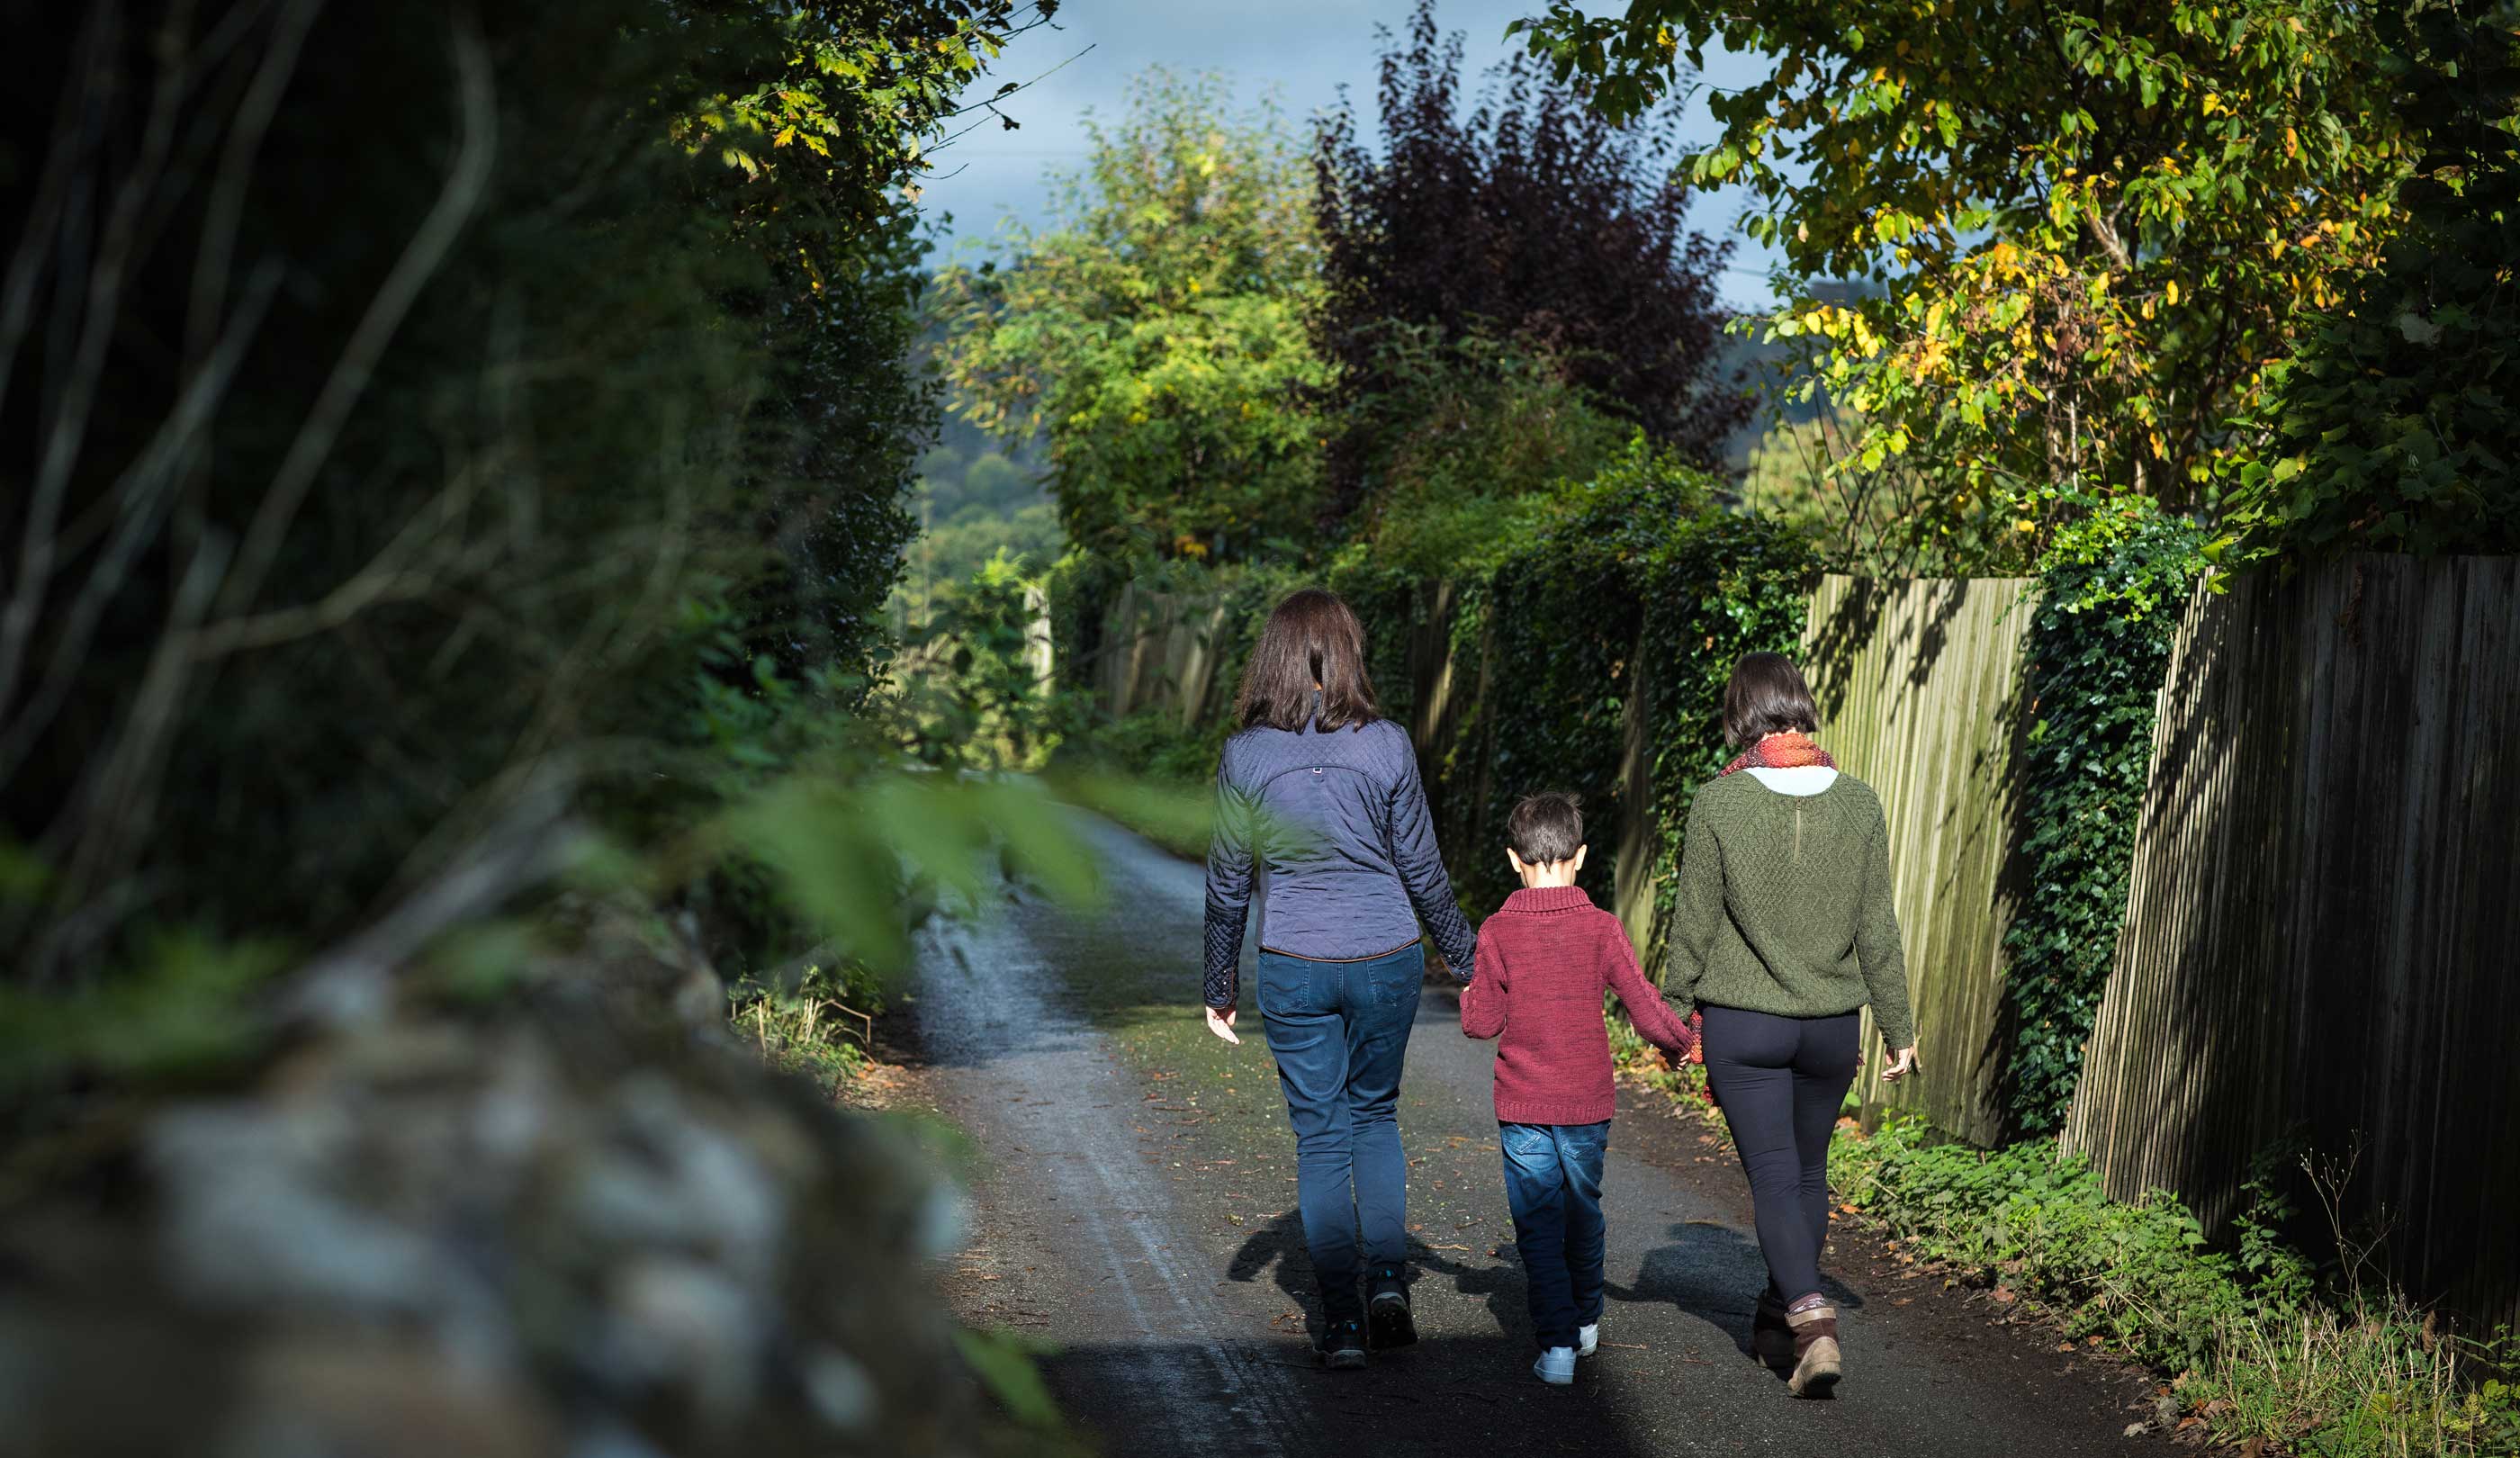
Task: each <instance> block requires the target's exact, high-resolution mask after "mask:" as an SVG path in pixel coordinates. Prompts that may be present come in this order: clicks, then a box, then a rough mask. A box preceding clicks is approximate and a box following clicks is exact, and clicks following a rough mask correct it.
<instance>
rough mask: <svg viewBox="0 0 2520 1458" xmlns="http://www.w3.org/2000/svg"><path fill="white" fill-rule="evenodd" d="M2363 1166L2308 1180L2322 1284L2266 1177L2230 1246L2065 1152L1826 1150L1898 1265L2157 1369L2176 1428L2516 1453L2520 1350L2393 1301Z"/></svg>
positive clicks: (2358, 1446) (1705, 1110) (2390, 1453)
mask: <svg viewBox="0 0 2520 1458" xmlns="http://www.w3.org/2000/svg"><path fill="white" fill-rule="evenodd" d="M1612 1037H1613V1044H1614V1048H1615V1050H1616V1051H1618V1052H1619V1054H1620V1057H1621V1062H1622V1064H1623V1065H1624V1066H1625V1067H1626V1068H1627V1069H1628V1070H1629V1071H1631V1072H1632V1073H1634V1074H1636V1075H1638V1076H1639V1077H1640V1078H1641V1079H1642V1080H1643V1081H1645V1082H1646V1083H1648V1084H1649V1085H1651V1086H1654V1087H1657V1088H1659V1089H1662V1090H1663V1091H1665V1092H1667V1093H1669V1094H1671V1095H1672V1096H1673V1097H1674V1098H1675V1099H1677V1100H1679V1101H1681V1102H1682V1104H1683V1106H1684V1107H1685V1108H1689V1109H1694V1110H1696V1111H1698V1112H1699V1113H1700V1114H1702V1115H1703V1116H1704V1117H1705V1118H1706V1119H1707V1121H1708V1122H1709V1123H1710V1124H1712V1125H1713V1126H1714V1127H1716V1128H1717V1129H1719V1130H1720V1129H1721V1128H1722V1127H1723V1119H1722V1118H1721V1116H1719V1115H1718V1113H1717V1111H1716V1110H1715V1109H1714V1108H1713V1107H1712V1106H1711V1105H1709V1104H1707V1103H1706V1102H1705V1101H1704V1100H1703V1098H1702V1096H1701V1095H1702V1091H1703V1088H1704V1079H1705V1075H1704V1072H1703V1071H1702V1070H1700V1069H1697V1068H1694V1067H1689V1068H1682V1069H1671V1068H1667V1067H1664V1066H1663V1065H1662V1064H1661V1062H1660V1060H1658V1059H1656V1058H1654V1057H1653V1055H1652V1053H1651V1050H1650V1049H1648V1048H1646V1047H1645V1045H1644V1044H1643V1042H1642V1041H1639V1040H1638V1039H1637V1038H1636V1037H1635V1034H1634V1033H1632V1032H1630V1031H1629V1030H1628V1029H1627V1028H1626V1026H1625V1020H1624V1019H1618V1018H1614V1019H1613V1020H1612ZM2351 1172H2352V1171H2351V1166H2350V1163H2349V1164H2347V1165H2344V1166H2333V1165H2319V1164H2312V1165H2310V1166H2309V1173H2310V1175H2311V1182H2312V1188H2313V1189H2314V1190H2315V1191H2316V1193H2317V1197H2318V1201H2319V1204H2320V1207H2321V1208H2322V1209H2323V1210H2325V1211H2327V1212H2328V1213H2329V1216H2330V1220H2329V1233H2330V1239H2331V1240H2332V1242H2333V1244H2334V1245H2335V1247H2336V1252H2337V1254H2336V1257H2335V1259H2334V1260H2333V1261H2332V1262H2330V1263H2329V1265H2328V1267H2327V1268H2326V1269H2325V1270H2323V1271H2322V1269H2321V1268H2320V1267H2319V1266H2318V1265H2316V1264H2314V1263H2313V1262H2312V1261H2311V1260H2310V1259H2309V1258H2307V1257H2306V1256H2304V1255H2303V1254H2302V1253H2300V1252H2298V1251H2296V1250H2294V1249H2292V1248H2291V1247H2289V1246H2287V1245H2285V1244H2284V1242H2283V1241H2282V1239H2281V1238H2280V1236H2279V1235H2278V1233H2277V1232H2278V1231H2279V1230H2280V1229H2281V1228H2282V1227H2284V1226H2285V1225H2286V1224H2287V1223H2289V1221H2290V1218H2291V1216H2292V1214H2293V1211H2292V1210H2291V1209H2290V1208H2289V1207H2287V1205H2286V1203H2285V1201H2284V1199H2283V1198H2282V1197H2281V1196H2279V1195H2278V1194H2277V1193H2276V1182H2275V1181H2274V1180H2273V1179H2271V1178H2262V1179H2260V1180H2258V1181H2256V1182H2254V1183H2253V1184H2252V1186H2251V1194H2252V1200H2251V1202H2250V1205H2249V1207H2248V1208H2247V1209H2246V1210H2245V1211H2244V1212H2243V1213H2242V1214H2241V1216H2240V1217H2239V1219H2238V1220H2237V1221H2235V1222H2234V1229H2233V1232H2232V1235H2233V1237H2234V1239H2233V1241H2232V1242H2231V1243H2230V1244H2229V1245H2228V1248H2219V1247H2218V1246H2217V1245H2216V1244H2215V1243H2214V1242H2212V1241H2210V1240H2209V1239H2208V1236H2207V1233H2206V1231H2205V1230H2204V1228H2203V1227H2202V1226H2201V1225H2200V1224H2199V1223H2198V1221H2197V1220H2196V1217H2195V1216H2194V1215H2193V1214H2191V1213H2189V1212H2188V1210H2187V1208H2186V1207H2184V1206H2183V1205H2181V1204H2180V1202H2179V1200H2178V1199H2177V1197H2175V1196H2173V1195H2171V1194H2169V1193H2167V1192H2164V1191H2154V1192H2153V1193H2152V1194H2150V1195H2148V1196H2147V1197H2145V1198H2144V1199H2143V1200H2141V1201H2138V1202H2136V1203H2134V1204H2127V1203H2123V1202H2120V1201H2115V1200H2111V1199H2109V1198H2108V1196H2107V1195H2106V1194H2104V1193H2103V1192H2102V1190H2101V1188H2100V1180H2099V1175H2098V1172H2097V1171H2096V1170H2094V1169H2093V1168H2092V1166H2091V1164H2090V1162H2088V1161H2085V1160H2083V1159H2082V1158H2080V1157H2078V1156H2073V1155H2068V1154H2066V1153H2065V1152H2064V1151H2063V1150H2062V1148H2061V1147H2060V1146H2059V1145H2057V1144H2056V1143H2055V1142H2054V1141H2051V1140H2040V1141H2033V1142H2029V1143H2024V1144H2017V1145H2014V1146H2012V1147H2011V1148H2009V1149H2004V1150H1998V1151H1994V1152H1989V1151H1985V1150H1979V1149H1974V1148H1971V1147H1969V1146H1967V1145H1963V1144H1958V1143H1942V1142H1935V1140H1934V1136H1933V1134H1932V1131H1931V1130H1930V1129H1929V1128H1928V1127H1927V1126H1926V1124H1925V1123H1924V1121H1923V1120H1921V1119H1916V1118H1901V1117H1893V1118H1891V1119H1890V1120H1888V1121H1886V1122H1884V1123H1883V1124H1882V1126H1881V1127H1880V1128H1879V1129H1878V1130H1876V1131H1874V1132H1872V1133H1870V1134H1866V1133H1865V1132H1863V1131H1862V1130H1861V1129H1860V1128H1859V1127H1857V1126H1856V1125H1855V1123H1854V1122H1853V1121H1852V1120H1848V1121H1846V1122H1844V1123H1841V1124H1840V1125H1839V1127H1838V1133H1837V1137H1836V1139H1835V1141H1834V1143H1833V1144H1832V1146H1831V1148H1830V1152H1829V1184H1830V1187H1831V1189H1832V1190H1833V1192H1834V1196H1835V1198H1836V1199H1837V1200H1839V1201H1841V1202H1843V1203H1844V1204H1845V1205H1847V1206H1849V1207H1853V1208H1854V1209H1855V1210H1857V1211H1859V1212H1860V1213H1861V1214H1862V1215H1863V1216H1866V1217H1868V1218H1870V1219H1873V1220H1876V1221H1878V1222H1879V1223H1880V1224H1881V1225H1882V1226H1884V1227H1886V1228H1887V1230H1888V1231H1889V1233H1890V1234H1891V1235H1892V1237H1893V1238H1894V1239H1895V1240H1896V1242H1897V1245H1898V1248H1899V1250H1900V1251H1901V1252H1902V1253H1903V1254H1905V1255H1907V1256H1910V1257H1913V1259H1914V1260H1916V1261H1917V1262H1919V1263H1923V1264H1927V1265H1931V1266H1935V1267H1938V1268H1940V1269H1942V1270H1943V1271H1945V1272H1946V1273H1947V1274H1948V1275H1950V1276H1951V1277H1953V1278H1954V1279H1956V1280H1958V1281H1959V1282H1961V1283H1963V1284H1967V1285H1973V1286H1982V1287H1986V1288H1989V1289H1991V1290H1992V1291H1994V1292H1996V1293H1998V1294H1999V1299H2003V1300H2005V1301H2007V1302H2018V1303H2021V1304H2023V1305H2025V1306H2026V1307H2027V1308H2028V1309H2030V1310H2031V1311H2033V1312H2034V1313H2036V1314H2037V1315H2039V1316H2041V1317H2042V1318H2044V1319H2045V1320H2047V1321H2048V1322H2049V1323H2050V1324H2052V1325H2053V1326H2055V1327H2056V1328H2057V1329H2058V1331H2059V1333H2060V1335H2061V1336H2062V1338H2063V1339H2064V1340H2066V1341H2070V1342H2075V1343H2078V1344H2085V1345H2091V1346H2099V1347H2104V1348H2106V1349H2109V1350H2113V1351H2116V1352H2119V1353H2121V1354H2123V1355H2126V1356H2130V1357H2133V1358H2136V1359H2137V1360H2139V1361H2141V1362H2143V1363H2145V1364H2146V1365H2148V1366H2150V1367H2152V1368H2154V1369H2155V1370H2157V1371H2159V1372H2160V1373H2161V1374H2162V1375H2163V1377H2164V1379H2165V1382H2166V1387H2167V1391H2166V1394H2165V1398H2164V1401H2163V1404H2162V1412H2161V1416H2160V1418H2159V1421H2160V1422H2161V1423H2162V1424H2163V1425H2165V1426H2168V1427H2171V1428H2175V1429H2186V1430H2190V1431H2193V1430H2196V1429H2199V1428H2201V1429H2202V1430H2203V1432H2204V1434H2205V1435H2207V1436H2208V1437H2210V1438H2211V1439H2212V1440H2214V1441H2216V1442H2218V1443H2226V1444H2233V1445H2238V1446H2240V1447H2242V1448H2243V1449H2244V1450H2245V1451H2248V1452H2250V1453H2252V1454H2256V1455H2272V1454H2278V1453H2289V1454H2299V1455H2304V1458H2314V1455H2315V1458H2435V1455H2440V1458H2494V1455H2512V1454H2520V1389H2515V1388H2514V1387H2513V1386H2511V1385H2510V1383H2509V1382H2508V1381H2507V1380H2506V1379H2505V1378H2504V1377H2503V1376H2499V1375H2497V1374H2502V1373H2509V1372H2510V1371H2512V1370H2513V1368H2514V1366H2515V1365H2520V1342H2515V1341H2514V1340H2513V1339H2512V1338H2511V1337H2510V1336H2509V1335H2508V1334H2498V1335H2497V1336H2496V1337H2494V1338H2491V1339H2484V1340H2479V1339H2474V1338H2468V1337H2461V1336H2456V1335H2453V1334H2452V1333H2449V1332H2447V1331H2445V1330H2444V1329H2443V1328H2442V1326H2441V1324H2440V1323H2439V1322H2438V1320H2437V1319H2436V1318H2435V1317H2434V1316H2433V1315H2432V1314H2431V1313H2430V1312H2427V1311H2424V1310H2422V1309H2421V1308H2419V1307H2417V1306H2416V1305H2414V1304H2413V1303H2412V1302H2410V1301H2409V1300H2408V1299H2407V1298H2406V1296H2405V1295H2404V1294H2403V1293H2401V1292H2398V1291H2396V1290H2395V1289H2393V1288H2392V1287H2390V1286H2389V1285H2388V1284H2387V1282H2386V1281H2385V1279H2384V1278H2383V1277H2382V1275H2381V1273H2380V1272H2379V1270H2378V1269H2377V1267H2376V1266H2375V1265H2374V1264H2373V1263H2372V1262H2371V1261H2370V1259H2369V1256H2368V1252H2367V1250H2366V1249H2365V1248H2363V1246H2361V1245H2359V1244H2358V1243H2357V1242H2356V1241H2355V1240H2354V1238H2353V1237H2352V1235H2351V1233H2350V1232H2348V1231H2346V1230H2345V1229H2344V1228H2343V1227H2342V1226H2341V1225H2340V1224H2339V1223H2337V1221H2336V1220H2335V1217H2334V1213H2333V1212H2334V1211H2335V1210H2336V1209H2337V1208H2338V1207H2339V1202H2338V1198H2337V1197H2338V1195H2339V1192H2340V1191H2341V1189H2342V1186H2343V1183H2344V1181H2345V1180H2346V1179H2348V1178H2350V1176H2351Z"/></svg>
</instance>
